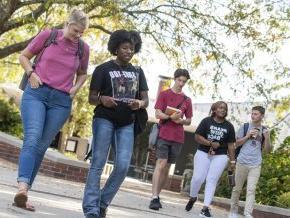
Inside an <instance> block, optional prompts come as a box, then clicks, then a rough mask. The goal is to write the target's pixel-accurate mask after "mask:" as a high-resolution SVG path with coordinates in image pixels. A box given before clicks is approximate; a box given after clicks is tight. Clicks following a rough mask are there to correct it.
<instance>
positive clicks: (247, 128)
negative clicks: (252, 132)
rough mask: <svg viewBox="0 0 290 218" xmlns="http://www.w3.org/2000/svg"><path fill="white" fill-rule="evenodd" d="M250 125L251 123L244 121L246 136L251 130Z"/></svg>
mask: <svg viewBox="0 0 290 218" xmlns="http://www.w3.org/2000/svg"><path fill="white" fill-rule="evenodd" d="M249 126H250V124H249V123H244V137H245V136H246V135H247V132H248V130H249Z"/></svg>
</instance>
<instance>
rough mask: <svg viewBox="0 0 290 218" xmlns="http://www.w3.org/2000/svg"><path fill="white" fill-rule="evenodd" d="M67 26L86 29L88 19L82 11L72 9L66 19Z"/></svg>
mask: <svg viewBox="0 0 290 218" xmlns="http://www.w3.org/2000/svg"><path fill="white" fill-rule="evenodd" d="M67 24H80V25H82V26H83V27H84V28H85V29H87V28H88V26H89V18H88V16H87V14H86V13H85V12H84V11H83V10H80V9H77V8H73V9H72V10H71V12H70V15H69V17H68V20H67Z"/></svg>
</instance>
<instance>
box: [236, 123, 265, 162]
mask: <svg viewBox="0 0 290 218" xmlns="http://www.w3.org/2000/svg"><path fill="white" fill-rule="evenodd" d="M249 125H250V124H249V123H244V125H243V127H244V131H243V132H244V134H243V137H245V136H246V135H247V132H248V129H249ZM264 129H266V127H265V126H262V141H261V150H263V144H264V142H265V137H264V135H263V130H264ZM242 146H243V145H241V146H239V147H237V148H236V151H235V152H236V159H237V157H238V156H239V154H240V151H241V148H242Z"/></svg>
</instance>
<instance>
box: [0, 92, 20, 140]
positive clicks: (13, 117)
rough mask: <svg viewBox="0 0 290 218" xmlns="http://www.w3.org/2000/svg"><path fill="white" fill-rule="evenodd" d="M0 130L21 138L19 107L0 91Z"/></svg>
mask: <svg viewBox="0 0 290 218" xmlns="http://www.w3.org/2000/svg"><path fill="white" fill-rule="evenodd" d="M0 131H2V132H5V133H8V134H11V135H14V136H16V137H19V138H21V139H22V138H23V131H22V123H21V117H20V113H19V109H18V108H17V106H16V105H15V104H14V103H13V101H12V100H11V99H10V100H9V99H8V98H6V97H5V96H4V95H3V93H1V92H0Z"/></svg>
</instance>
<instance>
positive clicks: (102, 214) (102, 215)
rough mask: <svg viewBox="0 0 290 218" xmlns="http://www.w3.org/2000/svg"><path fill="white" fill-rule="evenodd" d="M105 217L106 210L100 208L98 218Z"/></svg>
mask: <svg viewBox="0 0 290 218" xmlns="http://www.w3.org/2000/svg"><path fill="white" fill-rule="evenodd" d="M106 215H107V208H100V218H105V217H106Z"/></svg>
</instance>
